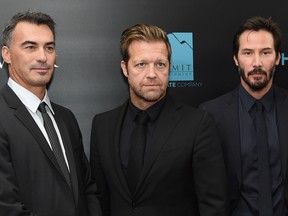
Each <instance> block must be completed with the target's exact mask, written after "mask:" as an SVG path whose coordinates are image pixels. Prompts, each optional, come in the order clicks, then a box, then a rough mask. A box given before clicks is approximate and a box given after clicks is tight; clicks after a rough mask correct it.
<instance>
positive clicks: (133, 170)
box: [126, 111, 149, 194]
mask: <svg viewBox="0 0 288 216" xmlns="http://www.w3.org/2000/svg"><path fill="white" fill-rule="evenodd" d="M148 120H149V116H148V114H147V113H146V112H145V111H140V112H139V113H138V114H137V116H136V118H135V122H136V126H135V129H134V130H133V132H132V135H131V141H130V143H131V147H130V154H129V162H128V168H127V174H126V178H127V183H128V186H129V188H130V191H131V193H132V194H133V193H134V191H135V189H136V186H137V182H138V178H139V175H140V172H141V170H142V167H143V161H144V152H145V146H146V128H147V122H148Z"/></svg>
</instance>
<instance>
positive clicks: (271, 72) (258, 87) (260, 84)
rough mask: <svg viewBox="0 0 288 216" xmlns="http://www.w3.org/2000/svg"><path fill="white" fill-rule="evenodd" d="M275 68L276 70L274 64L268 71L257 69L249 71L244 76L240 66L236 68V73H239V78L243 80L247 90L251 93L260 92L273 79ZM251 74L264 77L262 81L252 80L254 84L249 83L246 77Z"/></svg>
mask: <svg viewBox="0 0 288 216" xmlns="http://www.w3.org/2000/svg"><path fill="white" fill-rule="evenodd" d="M275 68H276V65H275V64H274V65H273V66H272V67H271V68H270V70H269V71H268V72H267V71H265V70H262V69H261V68H259V67H257V68H254V69H253V70H251V71H249V72H248V73H247V76H245V72H244V68H241V66H238V72H239V75H240V77H241V78H242V79H243V81H244V82H245V83H246V84H247V85H248V86H249V88H250V89H251V90H252V91H261V90H262V89H264V88H265V87H266V86H267V85H268V83H269V82H270V80H271V79H272V78H273V76H274V73H275ZM253 74H263V75H265V78H264V80H263V81H261V79H257V78H254V82H251V81H250V80H249V78H248V77H249V76H250V75H253Z"/></svg>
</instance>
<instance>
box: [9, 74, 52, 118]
mask: <svg viewBox="0 0 288 216" xmlns="http://www.w3.org/2000/svg"><path fill="white" fill-rule="evenodd" d="M7 84H8V86H9V87H10V88H11V89H12V90H13V91H14V93H15V94H16V95H17V97H18V98H19V99H20V100H21V102H22V103H23V104H24V105H25V106H26V107H27V108H28V109H29V110H30V111H31V112H33V113H36V111H37V109H38V107H39V105H40V103H41V102H45V103H46V104H47V106H48V107H49V109H50V111H51V112H52V113H53V115H54V111H53V108H52V106H51V102H50V99H49V96H48V93H47V89H46V92H45V96H44V98H43V100H42V101H41V100H40V99H39V98H38V97H37V96H36V95H35V94H33V93H32V92H30V91H28V90H27V89H25V88H24V87H22V86H21V85H19V84H18V83H16V82H15V81H14V80H13V79H11V77H9V79H8V82H7Z"/></svg>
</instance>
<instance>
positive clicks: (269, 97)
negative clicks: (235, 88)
mask: <svg viewBox="0 0 288 216" xmlns="http://www.w3.org/2000/svg"><path fill="white" fill-rule="evenodd" d="M239 97H240V99H241V101H242V102H243V106H244V108H245V110H246V111H247V112H249V111H250V109H251V108H252V106H253V105H254V103H255V101H256V99H255V98H254V97H252V96H251V95H250V94H249V93H248V92H247V91H246V89H244V87H243V86H242V85H241V84H240V87H239ZM260 101H261V102H262V104H263V106H264V108H265V110H266V111H268V112H269V111H270V110H271V109H272V107H273V103H274V86H272V87H271V88H270V89H269V91H268V92H267V93H266V94H265V95H264V96H263V97H262V98H261V99H260Z"/></svg>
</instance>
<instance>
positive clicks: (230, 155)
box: [200, 16, 288, 216]
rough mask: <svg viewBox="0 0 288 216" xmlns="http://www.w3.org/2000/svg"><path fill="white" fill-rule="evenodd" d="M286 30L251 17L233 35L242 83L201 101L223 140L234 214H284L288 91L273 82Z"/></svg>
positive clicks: (287, 182) (287, 181)
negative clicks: (213, 119)
mask: <svg viewBox="0 0 288 216" xmlns="http://www.w3.org/2000/svg"><path fill="white" fill-rule="evenodd" d="M280 51H281V30H280V28H279V26H278V24H277V23H275V22H274V21H273V20H272V19H271V18H268V19H266V18H263V17H259V16H257V17H251V18H250V19H248V20H247V21H246V22H245V23H243V24H242V25H241V26H240V28H239V30H238V31H237V32H236V34H235V36H234V40H233V52H234V62H235V65H236V66H237V67H238V72H239V75H240V85H239V86H238V87H237V88H236V89H235V90H233V91H231V92H229V93H227V94H225V95H223V96H220V97H219V98H216V99H213V100H211V101H208V102H205V103H203V104H201V105H200V107H201V108H202V109H204V110H207V111H209V112H210V113H212V114H213V116H214V118H215V120H216V124H217V129H218V132H219V134H220V139H221V142H222V149H223V151H224V160H225V165H226V170H227V172H226V173H227V177H228V193H229V198H230V213H231V215H232V216H244V215H245V216H258V215H259V216H284V215H288V213H287V203H288V179H287V169H288V164H287V161H288V133H287V128H288V111H287V110H288V92H287V90H284V89H282V88H279V87H277V86H275V85H274V84H273V76H274V72H275V69H276V66H277V65H278V64H279V62H280V58H281V53H280Z"/></svg>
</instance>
